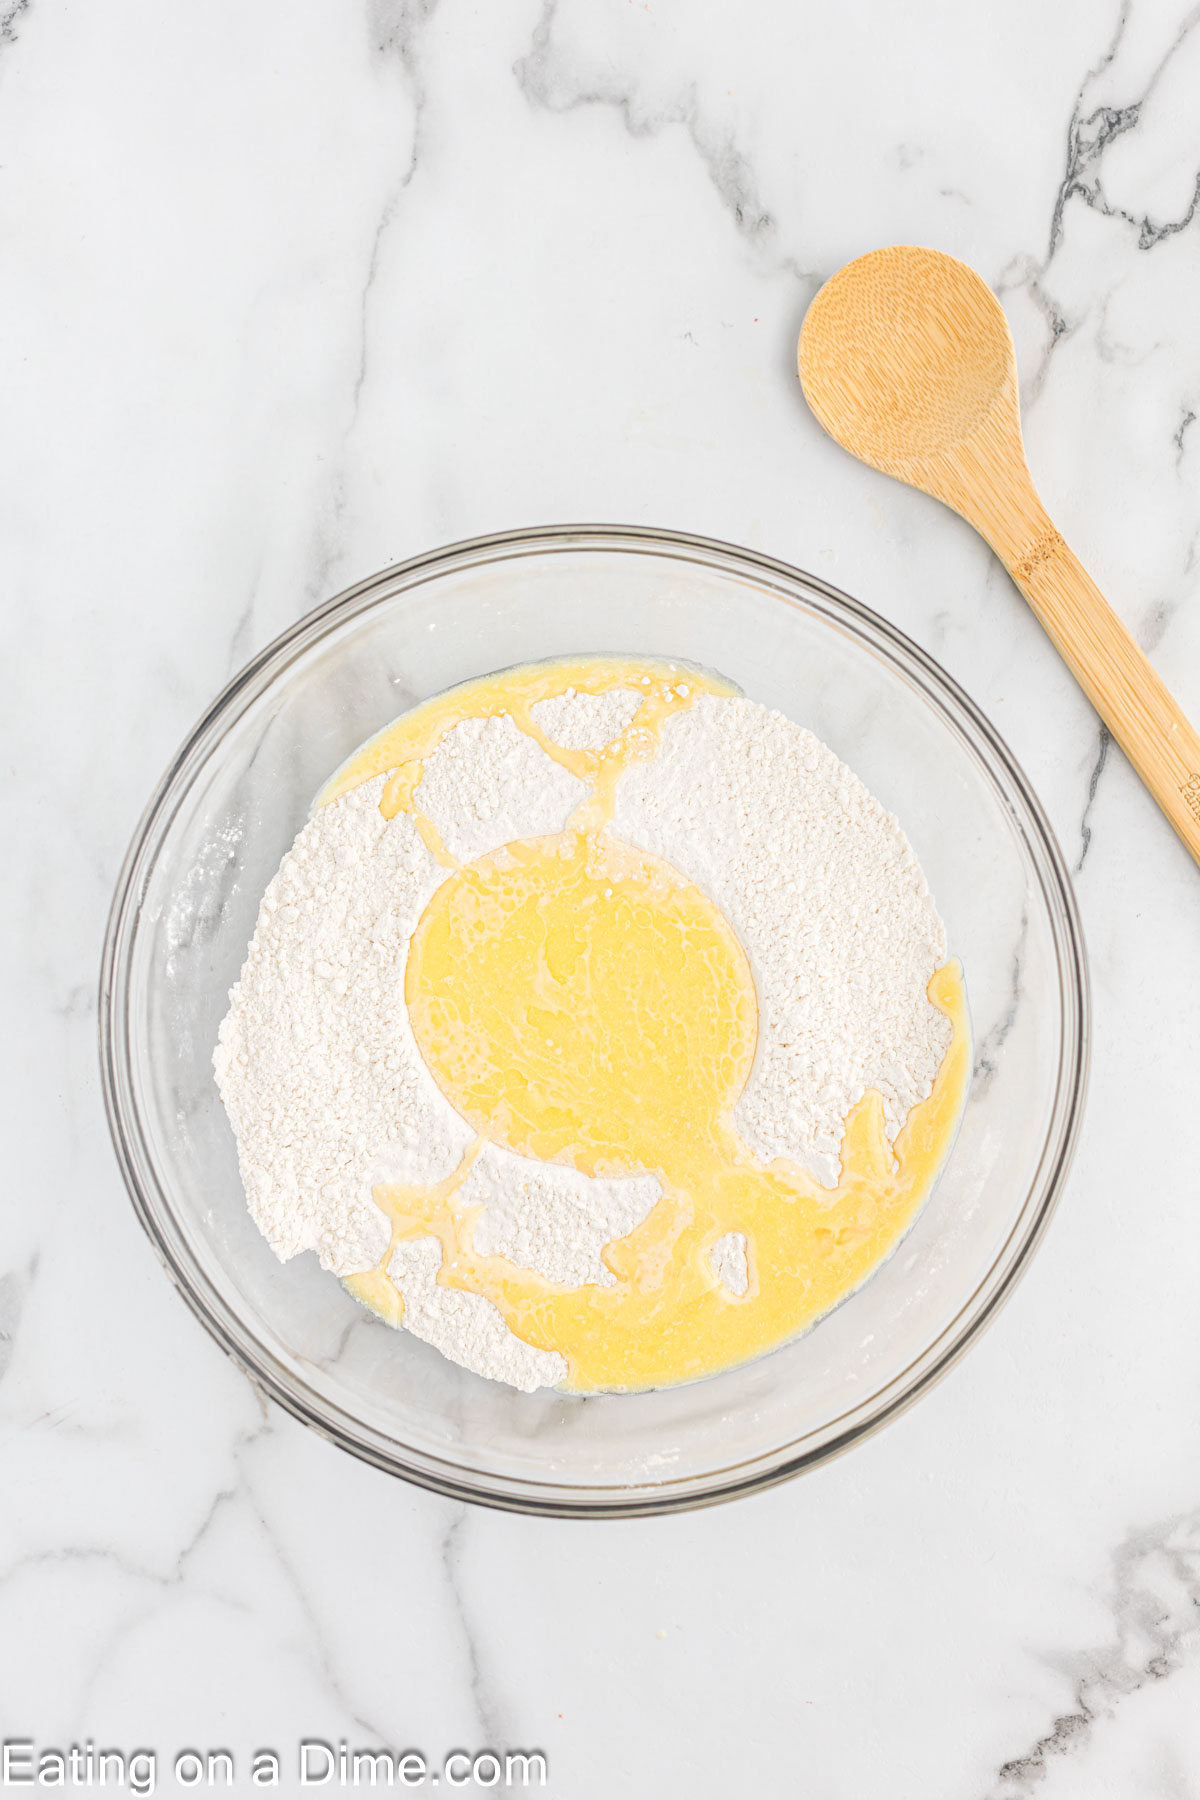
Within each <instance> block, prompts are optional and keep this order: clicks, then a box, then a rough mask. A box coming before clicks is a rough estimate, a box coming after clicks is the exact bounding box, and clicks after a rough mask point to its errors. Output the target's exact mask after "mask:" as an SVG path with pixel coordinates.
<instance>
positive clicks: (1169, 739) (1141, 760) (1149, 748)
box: [995, 505, 1200, 863]
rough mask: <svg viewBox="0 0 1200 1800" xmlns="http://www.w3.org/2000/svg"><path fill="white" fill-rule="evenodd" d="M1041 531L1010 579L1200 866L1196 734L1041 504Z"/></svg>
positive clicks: (1011, 568)
mask: <svg viewBox="0 0 1200 1800" xmlns="http://www.w3.org/2000/svg"><path fill="white" fill-rule="evenodd" d="M1038 510H1039V511H1040V512H1041V513H1042V519H1043V520H1044V529H1043V530H1042V531H1041V532H1040V533H1038V534H1036V535H1034V537H1033V538H1032V541H1030V542H1029V547H1028V548H1027V549H1025V550H1023V551H1021V552H1020V553H1018V552H1017V550H1016V548H1015V547H1013V546H1011V545H1010V544H1005V545H1003V546H1000V545H996V546H995V547H996V549H997V551H998V554H999V555H1000V558H1001V560H1002V562H1003V563H1004V564H1005V566H1006V568H1007V569H1008V572H1009V574H1010V575H1011V576H1012V578H1013V580H1014V581H1015V582H1016V584H1017V586H1018V587H1019V588H1020V590H1021V592H1022V593H1023V594H1024V596H1025V598H1026V599H1027V600H1028V602H1029V604H1030V606H1032V608H1033V610H1034V612H1035V613H1036V614H1037V616H1038V618H1039V619H1040V620H1041V622H1042V624H1043V625H1044V626H1045V628H1046V630H1047V632H1048V633H1049V634H1050V637H1051V639H1052V640H1053V642H1054V644H1055V646H1056V647H1057V649H1058V651H1059V653H1060V655H1061V656H1062V657H1063V660H1064V661H1065V662H1066V664H1067V666H1068V668H1069V669H1070V670H1071V672H1072V673H1073V674H1074V676H1075V679H1076V680H1077V681H1078V683H1079V685H1080V687H1081V688H1082V689H1083V691H1084V693H1085V694H1086V695H1087V697H1088V699H1089V700H1090V701H1091V703H1092V705H1093V706H1094V707H1095V709H1096V711H1097V712H1098V713H1099V714H1100V717H1101V718H1102V719H1103V720H1104V723H1105V724H1106V725H1107V726H1108V728H1109V730H1110V731H1111V732H1112V734H1113V736H1114V738H1115V739H1116V740H1117V743H1118V744H1120V746H1121V748H1122V750H1123V751H1124V752H1125V754H1126V756H1127V757H1128V758H1129V760H1130V762H1131V763H1132V764H1133V766H1134V768H1135V769H1136V770H1137V772H1138V774H1139V775H1140V776H1141V778H1142V780H1143V781H1144V782H1145V784H1146V786H1147V787H1148V788H1149V790H1150V792H1151V793H1152V794H1153V796H1154V798H1155V799H1156V800H1157V801H1158V804H1159V806H1160V807H1161V808H1162V810H1163V812H1164V813H1165V814H1166V816H1167V818H1168V819H1169V820H1170V822H1171V824H1172V825H1173V826H1174V827H1175V830H1176V831H1177V832H1178V833H1179V836H1180V837H1181V838H1182V840H1183V842H1184V844H1185V846H1186V847H1187V849H1188V850H1190V851H1191V853H1192V855H1193V857H1195V859H1196V861H1197V863H1200V736H1198V735H1197V733H1196V732H1195V730H1194V729H1193V727H1192V726H1191V724H1190V723H1189V721H1188V720H1187V718H1186V717H1185V716H1184V714H1183V713H1182V712H1181V711H1180V708H1179V706H1178V703H1177V702H1176V700H1175V698H1174V696H1173V695H1172V694H1171V692H1170V690H1169V689H1168V688H1167V686H1166V684H1165V682H1163V680H1162V679H1161V678H1160V676H1159V675H1158V674H1157V673H1156V672H1155V670H1154V668H1153V666H1152V665H1151V663H1150V662H1149V661H1148V660H1147V658H1146V656H1145V655H1144V654H1143V652H1142V651H1141V650H1140V649H1139V648H1138V646H1137V644H1135V642H1134V641H1133V639H1132V638H1131V637H1130V635H1129V633H1128V631H1126V629H1125V627H1124V625H1122V623H1121V621H1120V619H1118V617H1117V615H1116V613H1115V612H1114V611H1113V609H1112V607H1111V606H1110V605H1109V604H1108V601H1107V600H1106V599H1105V598H1104V595H1103V594H1102V593H1101V592H1100V589H1099V588H1098V587H1097V586H1096V584H1095V582H1094V581H1093V580H1092V578H1091V576H1090V575H1089V574H1088V573H1087V570H1086V569H1085V568H1084V567H1083V565H1082V564H1081V563H1080V561H1079V559H1078V558H1077V557H1076V556H1075V555H1074V554H1073V552H1072V551H1071V550H1070V549H1069V548H1068V547H1067V545H1066V544H1065V543H1064V542H1063V540H1062V538H1061V537H1060V536H1059V534H1058V532H1057V531H1056V530H1055V529H1054V526H1053V524H1052V523H1051V521H1050V518H1049V515H1048V514H1046V513H1045V512H1044V510H1043V509H1042V508H1041V507H1040V505H1039V508H1038Z"/></svg>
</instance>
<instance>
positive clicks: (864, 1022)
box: [215, 658, 969, 1393]
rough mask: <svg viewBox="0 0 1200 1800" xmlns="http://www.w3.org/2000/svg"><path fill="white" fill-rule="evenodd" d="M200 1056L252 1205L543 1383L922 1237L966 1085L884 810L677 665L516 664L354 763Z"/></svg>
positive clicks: (371, 1301) (602, 1382) (660, 1376)
mask: <svg viewBox="0 0 1200 1800" xmlns="http://www.w3.org/2000/svg"><path fill="white" fill-rule="evenodd" d="M215 1065H216V1071H217V1078H218V1083H219V1085H220V1089H221V1093H222V1097H223V1099H224V1102H225V1106H226V1109H227V1111H228V1114H229V1117H230V1120H231V1122H232V1124H233V1127H234V1131H235V1134H236V1137H237V1142H238V1151H239V1160H240V1165H241V1170H242V1177H243V1181H244V1184H245V1188H246V1193H247V1196H248V1199H249V1203H250V1208H251V1212H252V1214H253V1216H254V1218H255V1220H256V1222H257V1224H258V1225H259V1227H260V1229H261V1230H262V1232H263V1234H264V1235H265V1236H266V1237H267V1239H268V1241H269V1242H270V1244H271V1245H272V1247H273V1249H274V1250H275V1251H276V1253H277V1254H278V1255H279V1256H280V1257H282V1258H288V1257H291V1256H293V1255H295V1254H296V1253H297V1252H298V1251H301V1250H304V1249H313V1250H315V1251H316V1252H317V1254H318V1256H319V1259H320V1261H321V1263H322V1264H323V1265H324V1267H326V1268H327V1269H329V1270H331V1271H333V1272H334V1273H335V1274H337V1275H339V1276H341V1277H342V1278H343V1280H344V1281H345V1283H346V1285H347V1287H348V1288H349V1289H350V1291H351V1292H352V1293H353V1294H354V1295H355V1296H356V1297H357V1298H358V1299H360V1300H361V1301H363V1302H364V1303H365V1304H366V1305H367V1306H368V1307H370V1308H372V1309H373V1310H374V1311H375V1312H377V1313H378V1314H380V1315H381V1316H382V1317H383V1318H385V1319H386V1320H387V1321H388V1322H389V1323H391V1324H394V1325H398V1326H402V1327H405V1328H407V1329H409V1330H411V1331H413V1332H414V1333H416V1335H418V1336H419V1337H422V1338H424V1339H426V1340H427V1341H428V1342H430V1343H432V1344H434V1345H435V1346H436V1347H437V1348H438V1349H439V1350H441V1351H442V1352H443V1353H444V1354H445V1355H446V1356H448V1357H449V1358H451V1359H452V1360H453V1361H454V1362H457V1363H459V1364H461V1365H462V1366H464V1367H466V1368H468V1369H471V1370H474V1371H475V1372H476V1373H477V1374H480V1375H483V1376H488V1377H492V1378H494V1379H495V1380H499V1381H503V1382H506V1383H508V1384H510V1385H511V1386H513V1387H516V1388H519V1389H523V1390H526V1391H532V1390H534V1389H537V1388H539V1387H547V1386H549V1387H557V1388H560V1389H563V1390H565V1391H574V1392H584V1393H598V1392H607V1393H613V1392H630V1391H635V1390H639V1389H648V1388H661V1387H666V1386H671V1385H674V1384H677V1383H680V1382H687V1381H693V1380H696V1379H698V1378H699V1377H702V1376H707V1375H712V1374H714V1373H717V1372H719V1371H721V1370H722V1369H727V1368H731V1367H733V1366H736V1365H739V1364H742V1363H745V1362H747V1361H749V1360H750V1359H752V1358H754V1357H756V1356H759V1355H761V1354H762V1353H764V1352H766V1351H768V1350H771V1349H773V1348H775V1347H776V1346H778V1345H780V1344H782V1343H784V1342H785V1341H787V1340H789V1339H791V1338H793V1337H795V1336H796V1335H797V1334H798V1333H799V1332H801V1331H802V1330H804V1329H805V1328H806V1327H807V1326H809V1325H811V1324H812V1323H813V1322H814V1321H815V1320H816V1319H818V1318H820V1317H821V1316H822V1315H823V1314H825V1313H827V1312H828V1311H829V1310H830V1309H831V1308H832V1307H833V1306H834V1305H836V1304H837V1302H838V1301H839V1300H841V1299H842V1298H844V1296H846V1295H847V1294H848V1293H850V1292H851V1291H852V1290H853V1289H855V1288H856V1287H857V1286H858V1285H859V1284H860V1283H861V1282H862V1281H863V1280H864V1279H865V1278H866V1277H867V1276H868V1275H869V1274H870V1273H871V1272H872V1270H873V1269H875V1268H876V1266H877V1265H878V1264H879V1263H880V1262H881V1261H882V1260H883V1259H884V1258H885V1257H886V1256H887V1255H888V1253H889V1251H891V1250H892V1249H893V1248H894V1246H895V1245H896V1243H897V1242H898V1240H899V1239H900V1237H901V1236H902V1235H903V1233H904V1231H905V1229H906V1227H907V1226H908V1225H909V1224H910V1223H911V1222H912V1220H913V1218H914V1217H915V1215H916V1213H917V1211H918V1209H919V1207H920V1205H921V1202H922V1200H923V1199H924V1198H925V1196H926V1195H927V1194H928V1192H929V1190H930V1188H931V1186H932V1184H933V1182H934V1180H935V1179H936V1176H937V1173H938V1170H939V1168H940V1166H941V1164H942V1162H943V1160H944V1157H945V1155H946V1152H947V1149H948V1146H949V1144H950V1142H951V1140H952V1137H953V1135H954V1131H955V1127H956V1124H957V1121H958V1118H959V1115H960V1111H961V1108H962V1104H963V1098H964V1094H965V1091H966V1083H967V1076H968V1066H969V1033H968V1027H967V1016H966V1004H965V998H964V991H963V983H962V977H961V972H960V970H959V967H958V965H957V963H955V962H953V961H950V960H948V959H947V949H946V943H945V935H944V932H943V928H942V924H941V921H940V919H939V917H938V914H937V912H936V910H935V907H934V904H933V901H932V899H931V897H930V894H929V891H928V888H927V886H926V883H925V880H924V878H923V876H922V873H921V870H920V867H919V866H918V863H917V861H916V858H915V856H914V855H913V852H912V850H911V848H910V847H909V845H908V842H907V840H906V838H905V836H904V834H903V832H902V830H901V828H900V826H899V825H898V824H897V822H896V820H895V819H894V818H892V817H891V816H890V814H889V813H887V812H886V811H885V810H884V808H883V807H881V806H880V805H879V804H878V803H877V802H876V801H875V800H874V799H873V798H872V797H871V795H870V794H869V793H868V792H867V790H866V788H865V787H864V786H863V784H862V783H861V782H860V781H859V780H858V779H857V777H856V776H855V775H853V774H852V773H851V771H850V770H849V769H848V768H847V767H846V766H845V765H844V764H843V763H842V762H840V761H839V760H838V759H837V758H836V757H835V756H834V755H833V753H832V752H831V751H830V750H828V749H827V748H826V747H825V746H824V745H823V744H821V743H820V742H819V741H818V740H817V739H816V738H815V737H814V736H813V735H812V734H811V733H810V732H809V731H807V730H805V729H804V728H803V727H801V726H800V725H798V724H796V723H794V722H793V721H791V720H790V719H788V718H786V717H784V716H783V715H782V714H781V713H780V712H778V711H772V710H770V709H768V708H767V707H764V706H761V705H758V704H756V703H755V702H754V701H753V700H751V699H746V698H743V697H742V696H740V695H738V694H737V693H736V692H734V691H732V690H731V689H730V687H729V685H728V684H727V683H725V682H724V681H722V680H719V679H717V678H715V677H712V676H710V675H706V674H704V673H701V672H699V671H697V670H695V669H693V668H689V667H686V666H684V665H682V664H675V663H663V662H661V661H653V662H652V661H638V660H614V659H598V658H592V659H588V660H583V661H579V662H564V661H555V662H550V663H543V664H533V665H527V666H524V667H521V668H517V669H513V670H510V671H507V672H505V673H504V674H501V675H498V676H492V677H488V678H486V679H484V680H480V681H474V682H468V683H466V684H464V685H462V686H460V687H458V688H456V689H453V690H451V691H450V692H448V693H445V694H442V695H441V696H438V697H436V698H434V699H432V700H429V701H426V702H425V703H424V704H422V705H421V706H419V707H417V708H414V709H413V710H412V711H411V712H409V713H407V714H405V715H404V716H403V717H402V718H400V719H399V720H397V721H396V723H395V724H393V725H392V726H389V727H388V728H387V729H385V730H384V731H383V732H381V733H379V734H378V735H377V736H376V737H375V738H373V739H372V740H371V741H370V742H369V743H368V744H367V745H366V746H365V747H364V748H363V749H362V750H360V751H359V752H358V753H357V754H356V755H355V756H353V757H352V758H351V759H350V761H349V762H348V763H347V764H345V765H344V766H343V767H342V768H341V770H339V772H338V773H337V775H336V776H335V777H334V778H333V780H332V781H331V782H330V783H329V784H328V786H327V787H326V789H325V790H324V791H323V793H322V794H321V795H320V797H319V801H318V805H317V807H316V809H315V811H314V813H313V816H312V818H311V819H310V821H309V822H308V824H307V825H306V826H305V827H304V828H303V830H302V831H301V832H300V835H299V836H298V838H297V839H296V842H295V843H294V845H293V846H292V849H291V850H290V851H289V853H288V854H287V856H286V857H285V858H284V861H283V864H282V866H281V867H280V869H279V872H278V874H277V875H276V876H275V878H274V880H273V881H272V882H271V884H270V886H269V887H268V889H267V893H266V895H265V897H264V899H263V903H262V907H261V910H260V913H259V917H258V922H257V927H256V930H255V934H254V938H253V941H252V943H251V946H250V951H249V955H248V958H247V961H246V964H245V967H244V969H243V971H242V975H241V978H240V980H239V982H238V983H237V985H236V986H235V988H234V990H233V993H232V996H231V1002H230V1009H229V1012H228V1014H227V1016H226V1018H225V1020H224V1021H223V1023H222V1025H221V1031H220V1041H219V1044H218V1047H217V1050H216V1055H215Z"/></svg>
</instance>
